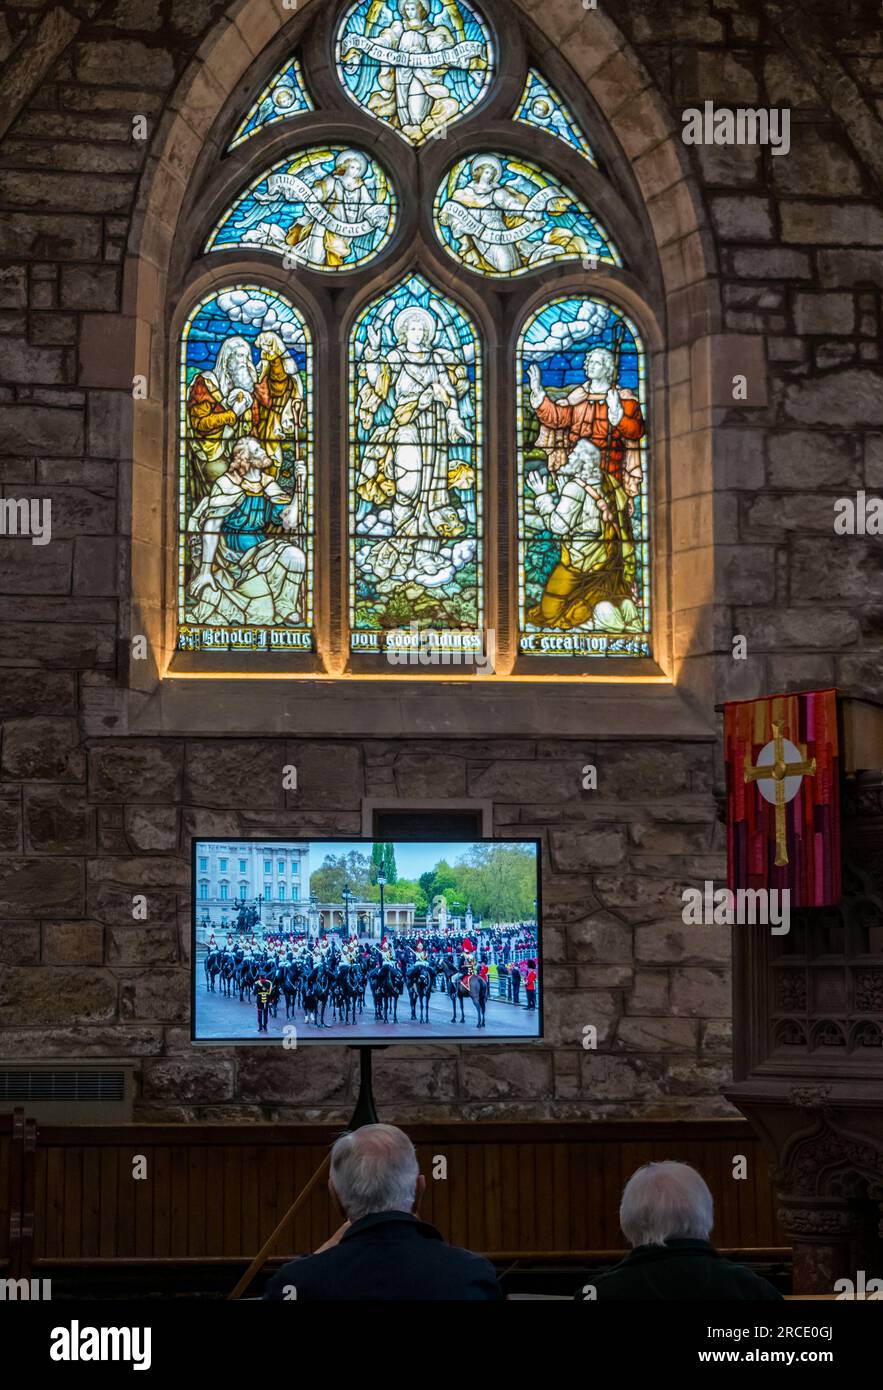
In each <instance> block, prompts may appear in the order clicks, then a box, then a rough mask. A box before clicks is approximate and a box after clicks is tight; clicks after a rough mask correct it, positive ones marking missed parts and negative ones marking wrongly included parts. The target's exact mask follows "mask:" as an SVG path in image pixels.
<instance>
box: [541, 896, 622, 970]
mask: <svg viewBox="0 0 883 1390" xmlns="http://www.w3.org/2000/svg"><path fill="white" fill-rule="evenodd" d="M546 915H547V914H546V904H545V901H544V903H543V917H544V919H545V918H546ZM632 942H633V938H632V928H631V927H630V926H628V925H627V924H626V923H625V922H622V921H620V919H619V918H618V917H614V916H613V914H612V913H610V912H593V913H592V914H591V916H589V917H583V918H581V919H579V920H577V921H573V922H570V923H569V924H568V927H567V959H568V960H578V961H607V962H624V961H630V960H631V958H632V951H633V944H632Z"/></svg>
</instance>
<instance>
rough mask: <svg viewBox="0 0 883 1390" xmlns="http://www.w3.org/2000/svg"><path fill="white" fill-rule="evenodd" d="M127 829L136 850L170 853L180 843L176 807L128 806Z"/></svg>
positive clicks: (127, 835) (129, 838)
mask: <svg viewBox="0 0 883 1390" xmlns="http://www.w3.org/2000/svg"><path fill="white" fill-rule="evenodd" d="M125 827H126V837H127V839H128V841H129V843H130V844H131V846H132V848H133V849H134V850H143V851H145V852H147V853H150V852H151V851H155V852H161V851H168V850H173V849H175V847H176V845H177V843H178V812H177V810H176V809H175V807H174V806H127V807H126V820H125Z"/></svg>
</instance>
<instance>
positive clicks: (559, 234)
mask: <svg viewBox="0 0 883 1390" xmlns="http://www.w3.org/2000/svg"><path fill="white" fill-rule="evenodd" d="M434 220H435V229H436V233H437V234H438V236H439V238H440V240H441V242H442V245H443V246H444V247H445V250H446V251H447V252H448V254H449V255H450V256H452V257H453V258H454V259H455V260H457V261H459V262H460V263H461V264H463V265H466V266H469V268H470V269H472V270H475V271H476V272H477V273H478V274H480V275H494V276H505V277H510V276H516V275H526V274H528V273H529V272H530V271H532V270H538V269H541V268H542V267H544V266H547V265H549V264H550V263H551V262H553V261H580V260H583V259H584V258H586V257H588V256H591V255H596V256H597V257H598V259H599V262H605V263H607V264H608V265H621V263H622V262H621V260H620V257H619V253H618V252H617V250H616V248H615V247H614V246H613V244H612V242H611V241H610V238H609V237H608V235H607V232H606V231H605V230H604V228H603V227H602V226H601V223H600V222H599V221H598V220H597V218H595V217H594V216H593V215H592V213H590V212H589V209H588V208H587V207H586V206H585V204H584V203H582V202H581V200H580V199H579V198H578V197H577V196H576V194H575V193H573V192H572V191H571V190H570V189H569V188H567V186H566V185H565V184H563V183H561V182H560V181H559V180H558V179H556V178H555V177H554V176H552V175H550V174H547V173H545V172H544V171H543V170H542V169H540V168H539V166H538V165H536V164H532V163H530V162H529V161H527V160H523V159H520V158H518V157H516V156H514V155H505V154H499V153H493V154H492V153H484V152H483V153H481V154H477V155H470V157H469V158H468V159H464V160H460V161H459V163H457V164H455V165H454V167H453V169H452V170H451V172H450V173H449V175H448V177H447V178H446V179H445V180H444V182H443V183H442V185H441V187H440V188H439V190H438V193H437V195H436V199H435V218H434Z"/></svg>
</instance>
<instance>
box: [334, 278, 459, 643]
mask: <svg viewBox="0 0 883 1390" xmlns="http://www.w3.org/2000/svg"><path fill="white" fill-rule="evenodd" d="M349 418H350V488H349V495H350V627H351V648H352V650H353V651H354V652H361V653H366V652H368V653H371V652H374V653H381V652H390V651H394V650H399V649H401V650H413V649H415V648H417V647H418V646H420V644H421V642H428V643H429V644H430V645H431V646H432V647H433V648H436V649H438V650H439V651H445V652H459V651H470V650H483V632H482V629H483V574H482V567H483V561H482V537H483V518H482V492H481V482H482V479H481V462H482V410H481V363H480V348H479V340H478V336H477V334H476V331H475V329H474V327H473V325H472V323H471V322H470V320H469V319H468V318H467V316H466V314H465V313H464V312H463V310H462V309H461V308H460V307H459V306H458V305H457V304H455V303H454V301H453V300H451V299H448V298H447V297H446V296H444V295H442V294H441V293H440V292H439V291H438V290H436V289H435V288H433V286H431V285H430V284H429V283H428V282H427V281H426V280H424V279H423V278H422V276H418V275H411V276H409V277H408V278H407V279H405V280H404V281H403V282H402V283H401V284H399V285H398V286H397V287H396V288H395V289H392V290H390V291H386V292H384V293H383V294H382V295H380V296H379V297H378V298H376V299H375V300H373V301H372V302H371V303H370V304H369V305H368V307H367V308H366V309H365V310H364V311H363V312H362V313H361V314H360V316H359V318H358V319H357V321H356V324H355V326H354V328H353V332H352V338H351V343H350V413H349ZM420 634H431V637H423V638H421V636H420Z"/></svg>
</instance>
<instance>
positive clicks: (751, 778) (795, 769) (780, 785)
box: [745, 723, 816, 869]
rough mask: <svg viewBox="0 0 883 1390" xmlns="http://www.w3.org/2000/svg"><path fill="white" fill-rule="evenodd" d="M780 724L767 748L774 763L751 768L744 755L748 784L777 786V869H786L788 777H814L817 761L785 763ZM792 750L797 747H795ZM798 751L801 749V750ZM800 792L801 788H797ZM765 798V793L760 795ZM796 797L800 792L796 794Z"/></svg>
mask: <svg viewBox="0 0 883 1390" xmlns="http://www.w3.org/2000/svg"><path fill="white" fill-rule="evenodd" d="M782 730H783V726H782V725H781V724H775V723H774V724H773V742H772V745H770V744H767V748H769V747H770V746H772V749H773V761H772V762H771V763H764V764H758V766H757V767H752V766H751V762H750V760H749V756H748V752H747V751H746V753H745V781H746V782H769V781H772V782H773V784H774V786H775V789H776V791H775V801H774V803H773V804H774V805H775V808H776V868H777V869H783V868H785V866H786V865H787V863H788V834H787V822H786V820H785V806H786V803H787V802H788V801H791V800H793V797H787V798H786V796H785V778H786V777H815V775H816V760H815V758H811V759H810V760H809V761H808V762H807V761H806V760H804V761H803V762H799V763H789V762H786V761H785V736H784V733H783V732H782ZM792 747H794V745H793V744H792ZM798 751H799V750H798ZM765 752H766V748H764V749H762V750H761V753H760V757H763V754H764V753H765ZM798 790H799V788H798ZM761 795H764V793H761ZM794 795H795V796H796V795H797V792H795V793H794Z"/></svg>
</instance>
